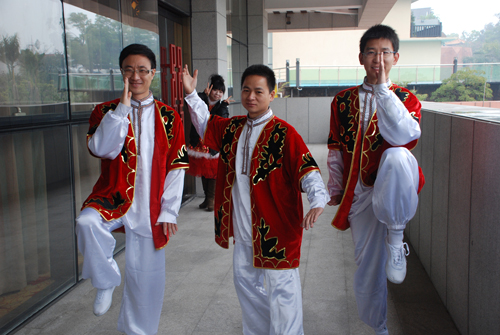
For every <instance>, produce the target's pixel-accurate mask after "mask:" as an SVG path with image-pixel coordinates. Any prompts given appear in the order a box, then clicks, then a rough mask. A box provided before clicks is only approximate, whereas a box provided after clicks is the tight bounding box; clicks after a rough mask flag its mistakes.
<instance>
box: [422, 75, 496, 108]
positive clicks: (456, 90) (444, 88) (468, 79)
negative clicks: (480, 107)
mask: <svg viewBox="0 0 500 335" xmlns="http://www.w3.org/2000/svg"><path fill="white" fill-rule="evenodd" d="M481 74H484V72H483V71H477V70H471V69H468V68H464V69H461V70H460V71H457V72H456V73H454V74H453V75H452V76H451V77H450V78H448V79H445V80H443V84H442V85H441V86H440V87H439V88H438V89H437V90H436V91H435V92H434V93H432V95H431V99H430V100H432V101H437V102H448V101H482V100H483V94H484V95H485V98H486V99H491V98H492V97H493V91H492V90H491V88H490V84H488V83H486V78H485V77H483V76H481Z"/></svg>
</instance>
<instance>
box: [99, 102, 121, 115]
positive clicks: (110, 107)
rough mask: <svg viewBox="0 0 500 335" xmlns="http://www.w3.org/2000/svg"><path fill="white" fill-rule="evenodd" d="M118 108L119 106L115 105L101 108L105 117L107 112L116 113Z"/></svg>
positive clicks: (111, 104)
mask: <svg viewBox="0 0 500 335" xmlns="http://www.w3.org/2000/svg"><path fill="white" fill-rule="evenodd" d="M116 106H118V105H117V104H115V103H110V104H109V105H103V106H102V107H101V112H102V115H103V116H104V115H106V113H107V112H109V111H114V110H115V109H116Z"/></svg>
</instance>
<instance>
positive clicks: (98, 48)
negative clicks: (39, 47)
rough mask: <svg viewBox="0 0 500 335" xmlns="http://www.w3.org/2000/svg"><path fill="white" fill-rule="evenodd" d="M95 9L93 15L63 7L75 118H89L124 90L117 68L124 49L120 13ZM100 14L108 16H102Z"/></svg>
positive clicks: (72, 108)
mask: <svg viewBox="0 0 500 335" xmlns="http://www.w3.org/2000/svg"><path fill="white" fill-rule="evenodd" d="M116 7H118V6H116ZM96 9H98V10H96V11H95V12H90V11H87V10H85V9H82V8H80V7H77V6H73V5H70V4H67V3H65V4H64V13H65V18H66V20H65V22H66V45H67V53H68V78H69V83H68V84H69V92H70V98H71V113H72V115H73V117H74V118H79V117H81V118H88V116H89V113H90V112H91V111H92V109H93V108H94V106H95V105H96V104H99V103H101V102H104V101H108V100H112V99H115V98H116V97H117V96H119V94H120V91H121V90H122V89H123V81H122V76H121V73H120V67H119V64H118V57H119V56H120V51H121V50H122V48H123V45H122V24H121V22H120V21H119V20H117V19H119V13H118V10H113V8H109V7H105V6H98V7H97V8H96ZM101 12H102V13H103V14H105V15H106V16H104V15H99V14H100V13H101ZM67 88H68V87H66V89H67Z"/></svg>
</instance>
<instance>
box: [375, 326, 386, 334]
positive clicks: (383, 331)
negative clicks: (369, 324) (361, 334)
mask: <svg viewBox="0 0 500 335" xmlns="http://www.w3.org/2000/svg"><path fill="white" fill-rule="evenodd" d="M375 334H377V335H389V331H388V330H387V327H384V329H382V330H378V331H377V330H375Z"/></svg>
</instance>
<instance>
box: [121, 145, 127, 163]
mask: <svg viewBox="0 0 500 335" xmlns="http://www.w3.org/2000/svg"><path fill="white" fill-rule="evenodd" d="M120 155H121V156H122V161H123V163H125V164H126V163H127V162H128V151H127V149H125V145H123V147H122V151H121V152H120Z"/></svg>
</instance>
